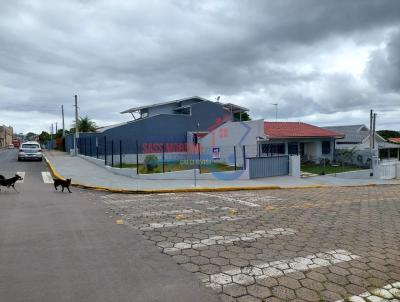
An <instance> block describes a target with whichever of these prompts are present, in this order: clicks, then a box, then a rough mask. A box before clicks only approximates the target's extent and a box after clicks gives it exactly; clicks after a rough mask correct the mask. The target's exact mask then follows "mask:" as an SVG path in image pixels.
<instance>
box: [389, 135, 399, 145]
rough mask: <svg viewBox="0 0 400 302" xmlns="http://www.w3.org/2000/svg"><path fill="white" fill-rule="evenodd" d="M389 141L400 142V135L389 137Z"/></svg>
mask: <svg viewBox="0 0 400 302" xmlns="http://www.w3.org/2000/svg"><path fill="white" fill-rule="evenodd" d="M389 142H392V143H395V144H400V137H392V138H389Z"/></svg>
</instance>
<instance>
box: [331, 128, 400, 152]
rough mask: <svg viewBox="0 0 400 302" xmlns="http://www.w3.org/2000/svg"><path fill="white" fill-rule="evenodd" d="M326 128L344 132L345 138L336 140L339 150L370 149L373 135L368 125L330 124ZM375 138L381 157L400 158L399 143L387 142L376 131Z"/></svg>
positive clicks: (336, 146)
mask: <svg viewBox="0 0 400 302" xmlns="http://www.w3.org/2000/svg"><path fill="white" fill-rule="evenodd" d="M324 128H325V129H327V130H331V131H336V132H340V133H343V134H344V137H343V138H341V139H337V140H336V145H335V148H336V149H337V150H346V149H347V150H351V149H353V150H355V151H368V150H369V149H370V136H371V135H370V131H369V129H368V127H367V126H365V125H346V126H328V127H324ZM374 139H375V144H376V149H378V150H379V156H380V158H384V159H387V158H400V157H399V149H400V147H399V145H396V144H393V143H390V142H387V141H386V140H385V139H384V138H383V137H381V136H380V135H379V134H378V133H375V135H374ZM365 156H367V155H365ZM365 156H364V157H365ZM370 156H371V155H369V157H370Z"/></svg>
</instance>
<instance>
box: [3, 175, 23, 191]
mask: <svg viewBox="0 0 400 302" xmlns="http://www.w3.org/2000/svg"><path fill="white" fill-rule="evenodd" d="M18 180H23V178H22V177H21V176H19V175H18V174H15V176H14V177H11V178H8V179H6V178H5V177H4V176H3V175H0V186H3V187H7V188H10V187H12V188H13V189H14V190H15V192H18V191H17V189H16V188H15V183H16V182H17V181H18Z"/></svg>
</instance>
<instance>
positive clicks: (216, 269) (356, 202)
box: [93, 185, 400, 302]
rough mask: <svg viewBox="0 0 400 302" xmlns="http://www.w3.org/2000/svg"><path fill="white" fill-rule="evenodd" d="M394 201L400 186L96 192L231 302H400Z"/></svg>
mask: <svg viewBox="0 0 400 302" xmlns="http://www.w3.org/2000/svg"><path fill="white" fill-rule="evenodd" d="M399 196H400V186H398V185H393V186H392V185H388V186H375V187H358V188H320V189H291V190H269V191H247V192H246V191H241V192H224V193H202V192H201V193H194V194H186V193H180V194H158V195H140V196H136V197H135V198H132V196H129V195H123V194H106V193H103V192H98V193H93V198H94V199H102V200H103V201H104V203H105V204H107V206H108V207H109V208H110V209H111V210H110V211H112V213H113V214H114V216H113V218H114V219H115V217H123V219H125V221H126V224H127V225H128V226H129V227H130V228H131V229H133V230H135V231H139V232H142V234H143V236H144V237H145V238H147V239H148V240H149V241H151V242H153V243H154V244H155V245H157V246H158V247H159V248H160V251H162V252H163V253H164V254H167V255H170V256H171V258H172V259H174V260H175V261H176V262H177V263H178V264H179V265H181V266H182V267H184V268H185V269H186V270H188V271H190V272H192V273H193V274H194V275H196V276H197V277H198V278H199V279H200V280H201V281H202V282H204V284H205V285H206V286H208V287H211V288H213V289H214V290H215V291H216V292H218V293H220V295H221V297H222V299H223V301H229V302H232V301H237V302H245V301H251V302H261V301H265V302H267V301H271V302H277V301H333V302H334V301H340V300H342V299H346V298H350V300H349V301H353V302H355V301H357V302H362V301H364V299H365V300H366V301H369V302H375V301H376V302H378V301H379V302H380V301H389V300H390V301H392V302H395V301H396V302H398V301H400V197H399ZM122 214H123V216H121V215H122Z"/></svg>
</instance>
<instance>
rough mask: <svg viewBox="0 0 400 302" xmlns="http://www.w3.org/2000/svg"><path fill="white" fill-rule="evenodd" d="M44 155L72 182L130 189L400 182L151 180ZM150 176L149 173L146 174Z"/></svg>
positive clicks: (363, 176)
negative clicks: (117, 173)
mask: <svg viewBox="0 0 400 302" xmlns="http://www.w3.org/2000/svg"><path fill="white" fill-rule="evenodd" d="M46 157H47V159H48V160H49V162H50V163H51V166H52V167H53V169H54V170H55V171H56V172H57V173H58V174H59V175H60V176H61V177H63V178H72V183H73V184H78V185H83V186H87V187H93V188H107V189H111V190H115V191H118V190H129V191H152V190H156V191H157V190H162V191H174V190H197V189H198V190H225V189H226V190H236V189H238V190H240V189H256V188H259V189H262V188H265V189H268V188H271V189H278V188H294V187H305V188H306V187H318V186H361V185H379V184H400V180H381V179H373V178H369V177H367V174H369V172H368V171H364V172H363V173H360V172H358V173H356V174H354V176H356V177H359V178H353V177H352V175H351V174H349V173H343V175H341V174H337V176H336V177H335V176H316V177H310V178H294V177H291V176H282V177H270V178H263V179H252V180H230V181H225V180H219V179H215V180H197V181H196V186H195V182H194V180H193V179H188V180H159V179H157V180H154V179H134V178H131V177H127V176H122V175H116V174H114V173H112V172H110V171H108V170H106V169H104V168H102V167H100V166H97V165H95V164H93V163H90V162H89V161H87V160H85V159H83V158H80V157H72V156H70V155H68V154H66V153H62V152H57V151H47V152H46ZM149 178H151V175H149Z"/></svg>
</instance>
